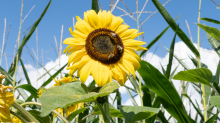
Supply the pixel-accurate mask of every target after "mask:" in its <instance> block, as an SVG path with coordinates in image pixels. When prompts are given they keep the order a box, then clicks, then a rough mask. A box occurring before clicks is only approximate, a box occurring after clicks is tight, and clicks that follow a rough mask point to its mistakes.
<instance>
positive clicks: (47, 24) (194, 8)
mask: <svg viewBox="0 0 220 123" xmlns="http://www.w3.org/2000/svg"><path fill="white" fill-rule="evenodd" d="M115 1H116V0H115ZM48 2H49V0H37V1H30V0H24V9H23V18H24V17H25V15H26V14H27V13H28V12H29V10H30V9H31V8H32V7H33V6H34V5H35V7H34V9H33V10H32V11H31V13H30V14H29V15H28V17H27V18H26V19H25V21H24V23H23V24H22V29H21V32H22V35H21V39H22V38H23V36H24V35H25V34H27V33H28V31H27V32H26V33H25V34H23V32H24V31H25V30H26V29H27V28H28V27H30V26H31V25H32V24H33V23H34V22H35V21H36V20H37V19H38V18H39V16H40V15H41V13H42V11H43V10H44V8H45V7H46V5H47V3H48ZM100 2H101V6H102V8H103V9H104V10H109V8H110V7H109V3H110V2H109V1H107V0H100ZM124 2H125V3H126V4H127V6H128V8H129V9H130V11H132V12H135V11H136V1H135V0H129V1H128V0H127V1H126V0H124ZM160 2H161V3H162V4H164V3H165V2H166V0H160ZM144 3H145V0H139V5H138V7H139V11H141V9H142V7H143V5H144ZM117 6H118V7H120V8H123V9H124V10H126V11H127V9H126V8H125V7H124V5H123V3H122V2H121V1H120V0H119V2H118V4H117ZM165 8H166V9H167V11H168V12H169V13H170V15H171V16H172V17H173V18H174V19H175V18H176V17H178V16H179V15H180V14H182V16H181V17H180V18H179V19H178V20H177V21H176V22H177V23H178V24H179V25H180V28H181V29H182V30H183V31H184V32H185V33H186V34H187V36H188V37H189V33H188V29H187V26H186V22H185V20H187V21H188V23H189V26H190V29H191V33H192V37H193V42H196V41H197V25H195V23H197V18H198V8H199V0H172V1H170V2H169V3H168V4H167V5H166V6H165ZM90 9H91V0H81V1H75V0H65V1H61V0H53V1H52V3H51V6H50V8H49V9H48V11H47V13H46V14H45V16H44V18H43V19H42V21H41V22H40V24H39V26H38V51H39V55H38V57H40V56H41V52H42V50H43V52H44V53H45V52H47V51H49V50H51V49H53V46H54V47H55V41H54V36H56V38H57V40H58V43H59V41H60V35H61V26H62V25H64V28H63V39H62V40H64V39H65V38H67V37H71V35H70V33H69V27H72V26H73V17H75V16H76V15H77V16H80V17H81V18H83V14H84V12H85V11H87V10H90ZM20 10H21V0H16V1H13V2H12V1H2V0H1V1H0V12H1V14H0V39H1V40H0V45H2V39H3V35H2V34H3V31H4V18H6V19H7V27H6V37H7V31H8V28H9V25H10V23H11V30H10V34H9V38H8V42H7V45H6V49H5V53H6V55H7V56H8V57H7V60H8V64H11V62H12V57H11V56H12V55H13V54H14V47H15V42H16V39H17V36H18V30H19V22H20ZM144 11H151V12H154V11H156V7H155V6H154V4H153V3H152V1H151V0H149V1H148V3H147V5H146V7H145V9H144ZM219 11H220V9H216V5H215V4H214V3H212V2H211V0H203V1H202V7H201V17H208V18H213V19H216V20H220V16H217V13H218V12H219ZM127 12H128V11H127ZM113 14H114V15H116V16H119V15H122V14H124V13H123V12H122V11H121V10H118V9H117V8H115V10H114V11H113ZM134 16H135V17H136V15H134ZM149 16H150V14H149V13H142V15H141V17H140V20H141V21H142V22H143V21H144V20H145V19H146V18H148V17H149ZM123 19H124V20H125V23H126V24H128V25H130V27H131V28H137V23H136V21H134V20H133V19H131V18H130V17H129V16H123ZM201 23H202V24H204V23H205V24H206V25H208V26H215V27H217V28H218V25H214V24H211V23H208V22H204V21H201ZM167 26H168V24H167V23H166V21H165V20H164V19H163V17H162V16H161V15H160V13H159V12H157V13H156V14H155V15H153V16H152V17H151V18H150V19H149V20H148V21H146V22H145V23H144V24H143V27H142V28H143V31H144V32H145V33H144V39H145V40H144V41H145V42H146V43H147V44H148V43H149V42H151V41H152V40H153V39H154V38H155V37H156V36H157V35H158V34H160V33H161V32H162V31H163V30H164V29H165V28H166V27H167ZM202 33H204V31H202V30H201V37H202ZM173 36H174V32H173V31H172V29H169V30H168V31H167V32H166V33H165V35H164V36H163V37H162V38H161V39H160V42H161V44H162V46H163V47H164V46H165V47H168V48H169V47H170V44H171V41H172V39H173ZM141 38H142V37H141ZM176 41H180V39H179V38H177V39H176ZM52 45H53V46H52ZM27 46H28V48H29V49H30V51H31V53H32V55H34V54H33V51H32V48H33V49H34V50H35V51H36V32H35V33H34V34H33V35H32V37H31V38H30V40H29V41H28V43H27ZM62 46H63V49H64V48H65V47H66V45H62ZM156 47H158V49H157V50H156V52H155V53H156V54H157V55H158V56H163V51H162V48H161V46H160V43H159V42H158V43H156V44H155V45H154V46H153V47H152V48H151V49H150V51H151V52H154V51H155V49H156ZM202 47H204V48H211V46H210V44H209V43H208V41H207V38H206V34H205V33H204V36H203V41H202ZM24 49H25V50H26V51H27V48H26V47H25V48H24ZM163 50H164V52H165V53H166V51H165V49H163ZM47 57H48V58H50V59H52V60H55V59H57V55H56V53H55V51H54V50H51V51H49V52H48V53H47V54H45V55H44V62H45V63H46V62H48V61H50V60H49V59H47ZM22 58H23V59H26V60H27V61H30V62H32V63H33V60H32V58H31V57H30V56H29V55H28V54H27V53H26V52H25V51H23V53H22ZM41 60H42V59H41V58H39V61H41ZM24 63H26V64H28V62H26V61H24ZM2 67H3V68H5V58H4V57H3V63H2Z"/></svg>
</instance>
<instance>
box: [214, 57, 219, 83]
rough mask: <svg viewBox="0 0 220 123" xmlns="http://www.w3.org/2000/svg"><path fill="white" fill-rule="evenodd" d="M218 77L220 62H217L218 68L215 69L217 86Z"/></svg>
mask: <svg viewBox="0 0 220 123" xmlns="http://www.w3.org/2000/svg"><path fill="white" fill-rule="evenodd" d="M219 75H220V60H219V62H218V66H217V69H216V73H215V76H216V81H215V82H216V83H217V84H219Z"/></svg>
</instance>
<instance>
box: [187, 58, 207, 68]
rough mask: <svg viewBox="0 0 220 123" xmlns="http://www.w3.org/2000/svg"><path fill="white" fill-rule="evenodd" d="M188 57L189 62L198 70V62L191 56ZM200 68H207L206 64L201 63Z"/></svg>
mask: <svg viewBox="0 0 220 123" xmlns="http://www.w3.org/2000/svg"><path fill="white" fill-rule="evenodd" d="M188 57H189V58H190V59H191V61H192V62H193V64H194V65H195V67H196V68H199V65H198V61H197V60H196V59H195V58H193V57H192V56H188ZM201 67H202V68H208V66H207V65H206V64H204V63H201Z"/></svg>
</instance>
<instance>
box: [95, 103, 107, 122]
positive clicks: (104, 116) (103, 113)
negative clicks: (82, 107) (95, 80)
mask: <svg viewBox="0 0 220 123" xmlns="http://www.w3.org/2000/svg"><path fill="white" fill-rule="evenodd" d="M96 104H97V106H98V107H99V109H100V111H101V113H102V116H103V118H104V121H105V123H110V119H108V117H107V116H106V113H105V111H104V110H103V108H102V106H101V105H100V104H99V103H98V102H97V101H96Z"/></svg>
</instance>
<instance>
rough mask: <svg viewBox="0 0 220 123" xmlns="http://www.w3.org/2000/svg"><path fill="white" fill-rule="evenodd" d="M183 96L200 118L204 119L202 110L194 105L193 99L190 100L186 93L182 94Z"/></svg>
mask: <svg viewBox="0 0 220 123" xmlns="http://www.w3.org/2000/svg"><path fill="white" fill-rule="evenodd" d="M182 95H183V96H185V97H187V98H188V99H189V101H190V103H191V104H192V105H193V107H194V109H195V110H196V111H197V113H198V114H199V116H200V117H201V119H202V120H203V121H204V116H203V114H202V112H201V111H200V110H199V109H198V108H197V107H196V105H195V104H194V103H193V101H192V100H191V98H190V97H189V96H188V95H187V94H182Z"/></svg>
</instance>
